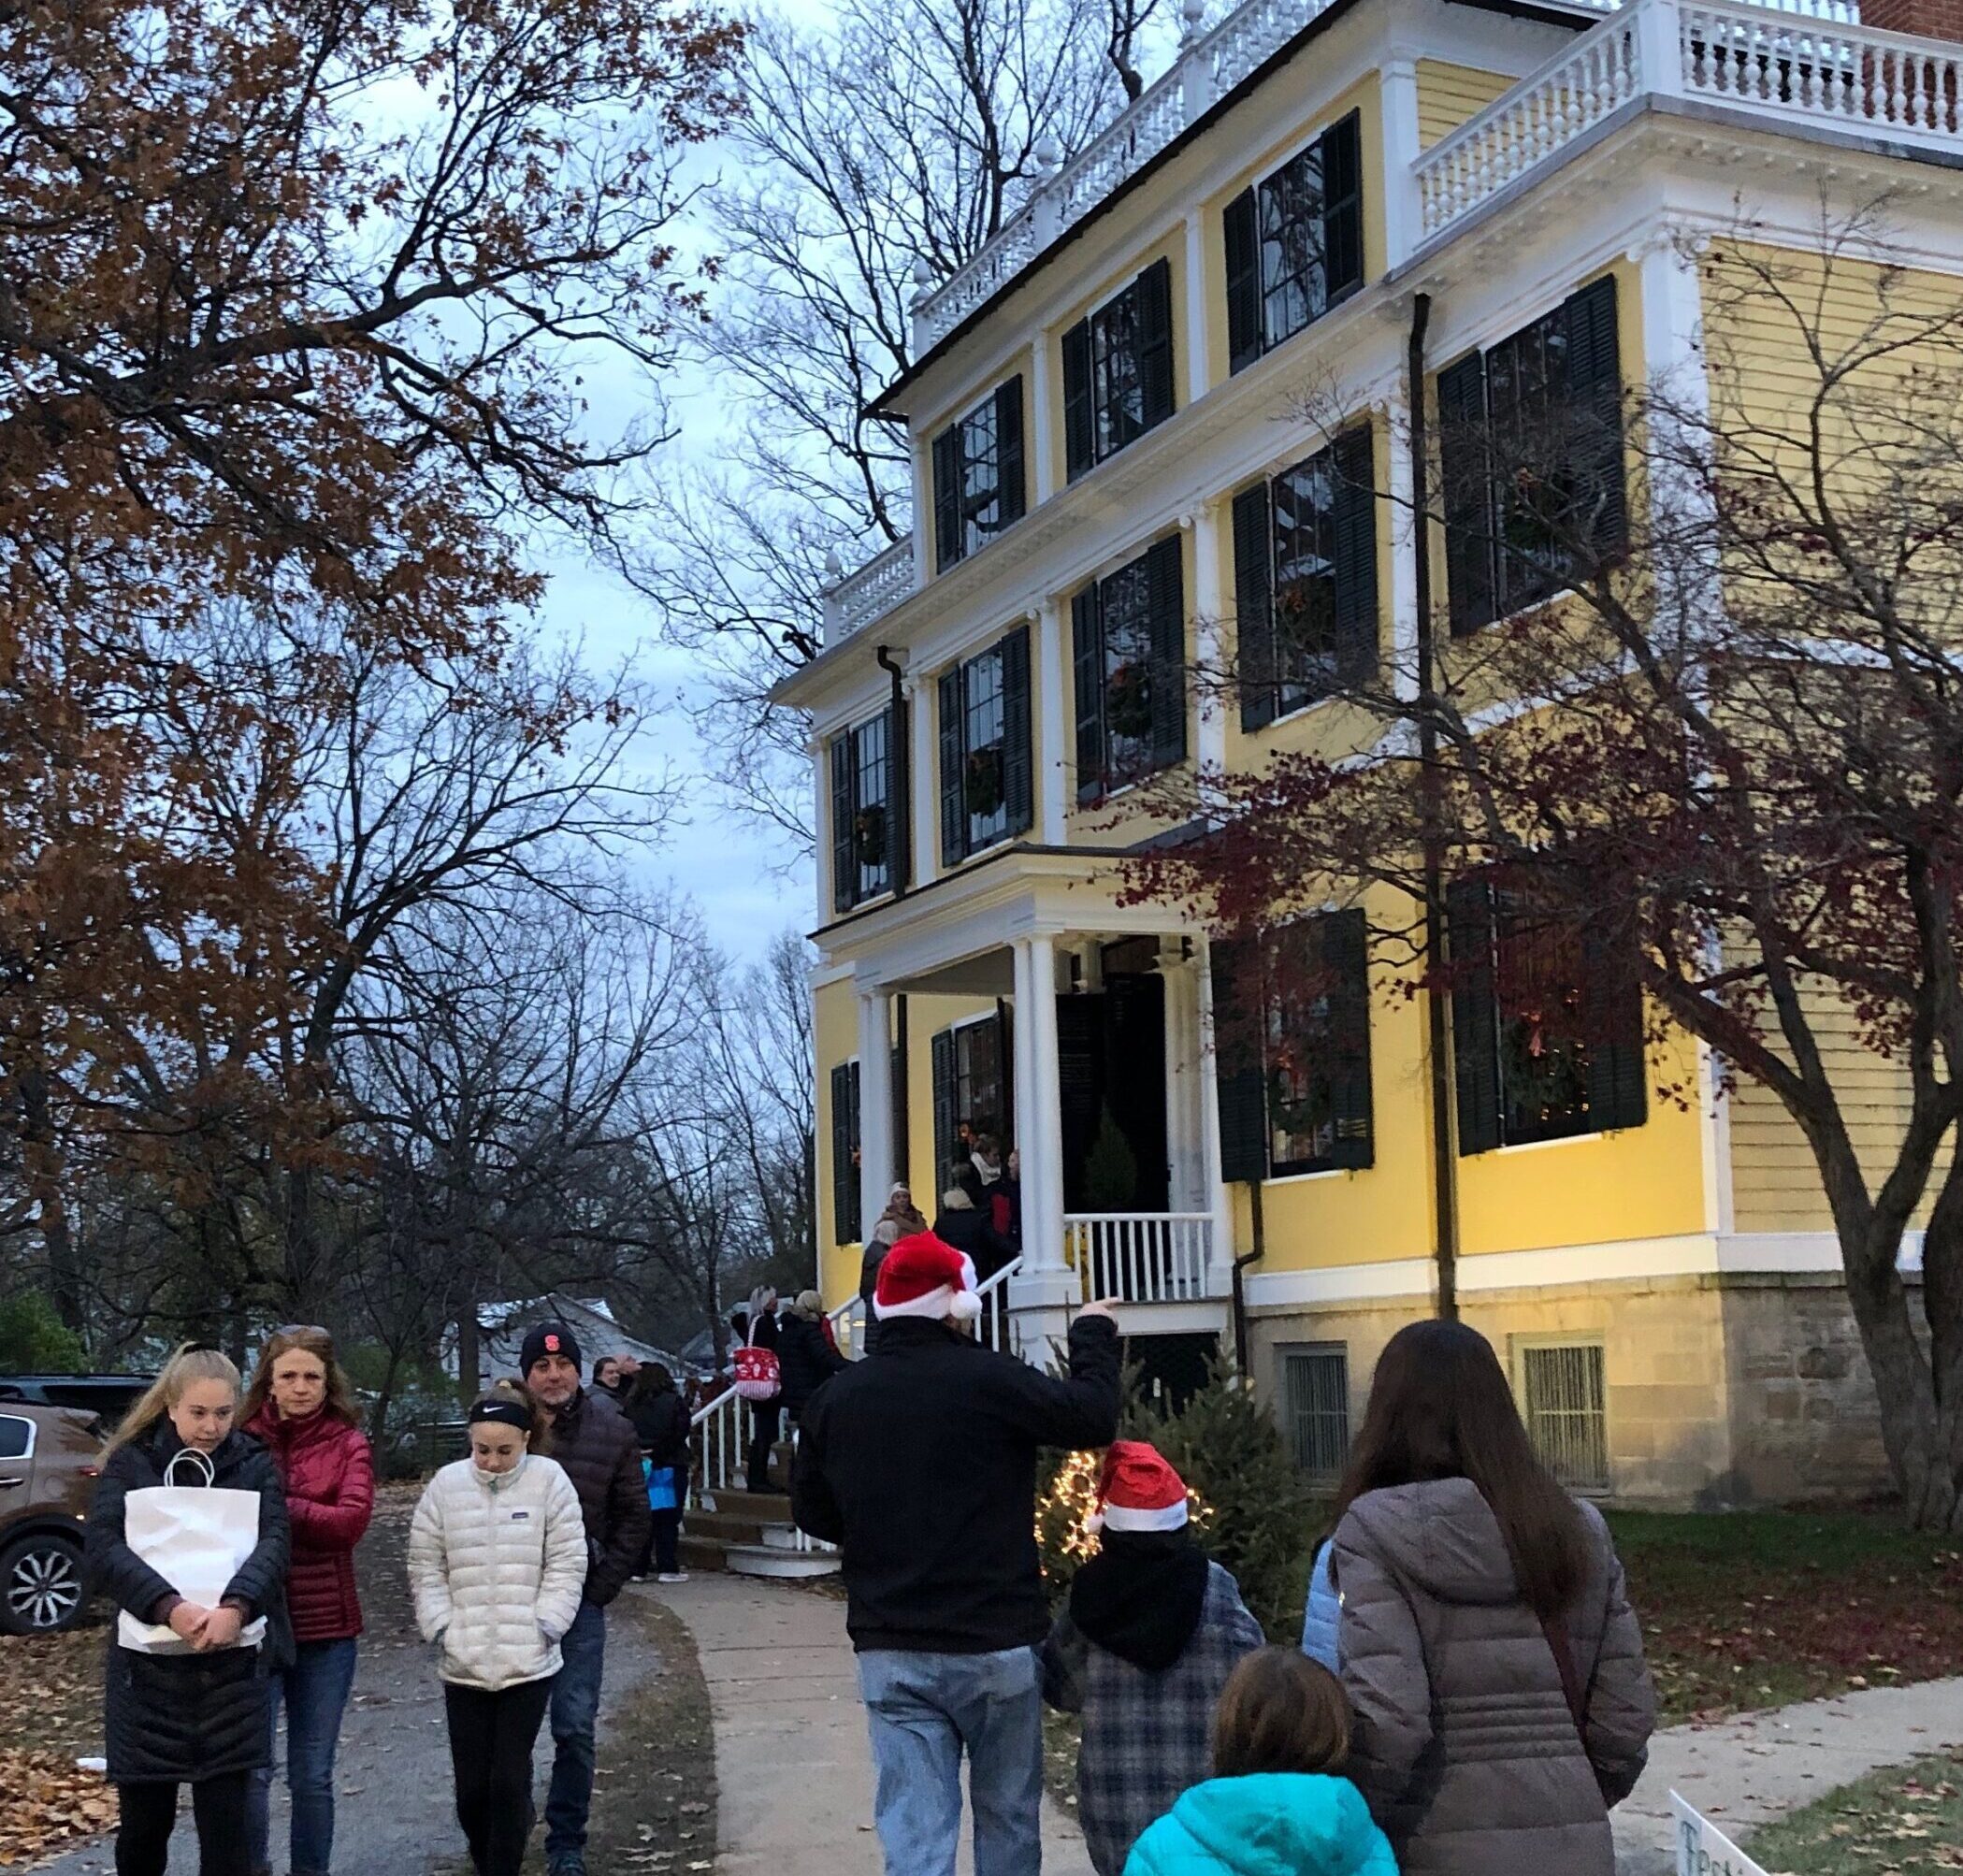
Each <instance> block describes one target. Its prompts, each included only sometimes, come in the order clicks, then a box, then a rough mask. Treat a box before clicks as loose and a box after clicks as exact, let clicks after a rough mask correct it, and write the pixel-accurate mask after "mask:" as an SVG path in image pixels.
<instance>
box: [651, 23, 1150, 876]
mask: <svg viewBox="0 0 1963 1876" xmlns="http://www.w3.org/2000/svg"><path fill="white" fill-rule="evenodd" d="M1159 4H1160V0H1037V4H1034V5H1029V4H1025V0H894V4H890V5H887V4H881V3H880V0H844V5H842V6H841V7H839V8H838V9H837V11H836V14H835V17H834V18H833V19H832V20H831V21H830V22H827V24H826V25H825V26H824V28H822V29H816V28H806V27H802V26H800V25H796V24H793V23H792V22H789V21H787V20H786V19H785V18H783V17H782V16H778V15H772V14H766V15H765V16H764V17H763V18H762V19H761V20H760V21H759V22H758V23H757V25H756V26H755V27H753V28H752V29H751V31H750V33H749V35H748V36H747V38H746V40H745V42H744V45H743V52H742V57H741V76H740V79H739V82H740V84H741V86H742V88H743V92H744V94H746V96H747V99H748V102H749V108H748V111H747V113H746V114H745V116H744V117H743V119H742V120H741V121H740V122H739V123H737V124H736V126H735V127H734V128H733V129H732V131H731V133H730V141H731V144H732V147H733V149H732V161H731V163H730V166H729V178H728V180H725V181H724V182H723V183H722V184H720V185H719V186H718V187H716V188H715V189H714V190H713V191H712V192H711V194H710V206H711V209H712V211H713V215H714V226H715V231H716V237H717V238H718V240H719V242H720V245H721V248H722V251H723V255H724V258H723V260H722V262H721V278H720V282H719V284H718V286H717V287H716V288H715V289H714V292H713V294H712V296H711V307H710V310H711V317H710V318H709V320H708V321H707V322H706V323H705V324H704V325H703V326H702V327H701V329H700V335H699V337H698V341H697V342H698V345H699V349H700V354H701V358H702V362H703V364H704V365H705V366H706V367H707V368H708V369H709V370H710V371H711V372H713V374H714V382H715V385H716V389H717V391H718V393H719V395H720V396H721V397H723V398H724V399H725V401H726V403H727V405H728V406H729V411H730V413H731V419H732V421H731V424H730V434H729V439H728V440H727V442H726V443H725V444H724V446H723V447H722V448H721V449H719V450H718V451H716V452H714V454H713V455H712V457H711V460H710V461H709V462H708V463H706V464H705V465H703V466H701V467H700V468H699V469H696V470H694V471H693V472H691V473H688V474H686V475H683V476H680V477H678V478H676V480H675V482H674V483H673V484H672V485H671V486H670V487H669V488H667V489H665V490H663V491H662V492H661V493H660V495H659V498H658V501H659V508H660V515H659V521H658V524H657V529H656V532H655V535H654V537H653V538H652V540H651V541H650V543H649V545H648V547H647V551H646V553H645V556H644V557H643V558H642V562H641V563H640V566H639V570H638V575H637V577H638V578H639V580H640V581H641V583H642V584H643V585H644V587H645V588H646V589H647V591H648V592H649V593H650V594H651V595H652V596H653V597H654V598H655V599H657V602H658V603H659V605H660V607H661V610H662V622H663V629H664V631H665V632H666V634H667V635H668V636H669V637H670V638H671V640H672V641H674V642H678V643H681V644H683V645H686V646H688V647H689V648H691V649H693V650H694V651H696V652H697V653H699V654H700V657H701V659H702V661H703V665H704V668H705V671H706V675H707V681H708V684H709V687H710V691H711V698H712V700H711V702H710V704H709V705H708V706H707V708H706V709H705V710H704V711H703V712H702V713H701V724H702V728H703V729H704V731H705V733H706V734H707V735H708V737H709V739H710V741H711V743H713V744H714V746H715V747H716V748H718V749H719V750H722V751H725V752H727V753H728V755H729V758H731V759H729V760H727V761H725V762H724V763H723V764H722V765H721V767H722V769H723V772H724V773H725V774H727V775H728V776H729V777H730V778H731V779H730V783H729V787H730V791H731V797H732V800H734V801H736V802H737V803H738V804H739V805H740V806H743V807H744V808H747V809H749V810H751V811H753V812H755V813H757V814H758V815H761V816H763V817H764V819H765V820H767V821H768V822H769V823H771V824H772V825H773V826H775V827H776V828H777V829H778V830H779V831H780V832H783V833H785V834H786V835H787V836H788V837H789V838H790V839H791V841H792V843H793V844H794V845H796V846H797V847H798V848H800V849H801V850H807V849H808V848H809V845H810V841H811V833H810V826H809V815H810V806H809V801H808V799H807V797H808V788H807V787H806V786H805V772H804V770H803V766H802V761H803V758H802V751H801V746H800V744H801V731H800V730H799V729H797V727H796V726H795V725H792V724H786V723H780V722H779V721H778V720H777V718H776V716H775V714H773V713H772V712H771V711H770V710H769V709H768V707H767V706H766V704H765V701H764V699H765V694H766V693H767V692H768V690H769V689H770V686H771V685H772V683H774V682H775V680H776V679H777V678H778V677H780V676H782V675H784V674H785V673H786V672H787V671H791V670H793V669H795V668H796V667H797V666H798V665H800V664H801V663H803V662H804V661H805V660H806V659H807V658H809V657H812V656H814V655H815V653H816V650H817V648H818V645H819V642H820V632H821V606H820V593H821V590H822V588H823V586H824V585H825V584H827V583H828V580H829V578H830V576H829V575H828V574H827V572H826V559H827V556H828V554H830V552H831V551H832V550H834V549H836V550H840V551H842V552H844V553H845V554H847V555H848V556H849V555H854V554H857V555H861V556H871V555H873V554H875V553H877V552H879V551H880V550H881V549H882V548H884V547H887V546H888V545H889V544H891V543H892V542H894V541H899V540H901V539H902V537H903V536H904V535H905V533H906V531H907V529H908V527H909V526H910V525H911V506H912V490H911V483H910V478H909V473H908V467H907V454H906V438H905V433H904V431H903V429H902V428H899V427H897V426H892V425H890V424H888V423H887V422H884V421H881V420H879V419H875V418H873V416H871V415H870V414H869V412H870V411H871V409H872V407H873V403H874V402H875V401H876V398H877V395H878V393H879V392H880V391H881V389H883V388H884V386H885V385H886V384H887V383H888V382H890V381H891V380H892V379H894V378H895V377H897V376H898V375H899V374H900V373H901V372H902V371H903V370H904V369H905V368H907V366H908V365H909V364H910V363H911V362H912V360H913V356H914V352H913V343H912V335H911V321H910V312H909V308H910V305H911V302H912V300H913V298H914V296H916V295H917V293H918V291H919V290H920V285H921V282H922V281H931V280H935V279H942V278H945V276H946V275H948V274H949V273H951V272H953V271H954V270H955V269H956V268H958V267H960V266H961V265H962V264H963V263H965V262H966V261H967V260H969V259H970V258H971V257H972V256H973V255H974V253H976V252H977V251H978V250H979V249H980V248H981V247H983V246H984V245H985V244H986V243H987V242H988V241H989V239H990V238H992V237H994V236H995V235H996V234H998V233H1000V232H1001V230H1002V229H1003V226H1004V225H1005V224H1006V223H1007V222H1008V221H1009V219H1010V218H1011V217H1012V216H1013V215H1014V213H1015V212H1016V210H1017V209H1018V207H1019V206H1020V204H1021V202H1022V201H1023V199H1024V198H1025V197H1026V195H1027V194H1028V191H1029V189H1030V187H1031V186H1032V182H1033V181H1034V180H1036V179H1037V177H1038V176H1039V175H1040V173H1041V162H1040V161H1039V159H1043V160H1047V161H1049V162H1051V163H1055V162H1060V161H1062V160H1065V159H1067V158H1068V156H1069V155H1071V154H1072V153H1074V152H1075V151H1077V150H1079V149H1081V148H1082V147H1083V145H1084V144H1085V143H1086V142H1087V141H1089V139H1090V137H1092V136H1093V135H1094V134H1095V133H1096V131H1097V130H1098V129H1099V128H1100V127H1101V126H1102V125H1103V124H1104V123H1105V122H1107V121H1108V119H1109V118H1110V116H1111V115H1112V114H1113V112H1114V111H1115V110H1116V109H1117V108H1119V106H1120V105H1121V104H1122V103H1123V101H1124V98H1125V95H1126V94H1127V92H1128V91H1129V90H1130V89H1131V87H1133V85H1135V84H1136V83H1138V82H1139V81H1140V80H1139V72H1140V69H1141V66H1142V64H1143V61H1144V60H1145V58H1146V56H1147V40H1148V39H1149V37H1150V28H1151V26H1152V24H1153V22H1154V20H1155V17H1156V15H1157V12H1158V8H1159Z"/></svg>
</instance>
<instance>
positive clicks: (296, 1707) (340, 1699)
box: [250, 1636, 355, 1876]
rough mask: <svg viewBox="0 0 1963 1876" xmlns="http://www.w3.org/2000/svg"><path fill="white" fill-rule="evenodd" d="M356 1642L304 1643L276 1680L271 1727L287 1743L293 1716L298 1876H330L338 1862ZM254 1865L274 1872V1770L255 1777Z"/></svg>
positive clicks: (293, 1837) (289, 1748)
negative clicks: (337, 1823) (338, 1802)
mask: <svg viewBox="0 0 1963 1876" xmlns="http://www.w3.org/2000/svg"><path fill="white" fill-rule="evenodd" d="M354 1652H355V1650H354V1638H353V1637H352V1636H350V1637H349V1638H347V1639H346V1640H343V1641H302V1642H300V1643H298V1644H297V1645H296V1648H295V1650H294V1660H293V1664H292V1666H291V1667H285V1668H281V1670H280V1671H278V1672H277V1673H275V1674H274V1675H272V1676H271V1681H272V1699H271V1701H270V1703H269V1713H268V1722H269V1728H270V1731H271V1733H272V1743H273V1745H274V1746H275V1747H277V1746H278V1745H279V1742H280V1739H279V1736H280V1708H281V1705H282V1704H283V1705H284V1707H285V1709H286V1789H287V1790H288V1791H289V1792H290V1793H291V1794H292V1796H293V1824H292V1828H291V1830H290V1832H289V1835H288V1844H289V1849H290V1852H291V1855H292V1861H291V1863H290V1864H289V1865H288V1868H289V1869H292V1871H293V1876H326V1872H327V1870H328V1869H329V1868H331V1867H332V1865H333V1862H334V1749H335V1747H336V1746H337V1745H339V1743H340V1720H341V1715H342V1714H343V1713H344V1712H345V1711H346V1710H347V1706H348V1691H349V1689H350V1688H352V1687H353V1686H354ZM252 1779H253V1785H252V1792H251V1798H250V1802H251V1811H252V1816H251V1834H250V1843H251V1848H252V1864H253V1869H271V1868H272V1860H273V1859H272V1818H271V1812H272V1791H273V1768H272V1762H271V1760H270V1759H268V1760H267V1764H266V1765H265V1767H264V1768H262V1769H260V1770H259V1771H256V1772H254V1773H253V1775H252Z"/></svg>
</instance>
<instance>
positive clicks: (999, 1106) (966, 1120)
mask: <svg viewBox="0 0 1963 1876" xmlns="http://www.w3.org/2000/svg"><path fill="white" fill-rule="evenodd" d="M932 1056H933V1152H934V1180H935V1185H936V1189H937V1191H938V1189H939V1188H940V1187H943V1186H945V1184H946V1183H947V1181H948V1179H949V1177H950V1176H951V1175H952V1174H953V1173H954V1172H955V1171H956V1170H958V1168H957V1163H956V1162H958V1161H959V1159H960V1150H961V1149H960V1130H961V1128H962V1127H963V1126H966V1127H968V1128H970V1129H971V1130H973V1132H974V1133H992V1134H993V1135H994V1136H995V1138H996V1140H997V1141H998V1142H999V1143H1000V1144H1001V1145H1002V1147H1003V1150H1004V1155H1006V1150H1007V1147H1008V1142H1009V1139H1010V1136H1011V1135H1012V1133H1014V1118H1015V1117H1014V1115H1013V1114H1012V1113H1011V1111H1010V1108H1011V1104H1010V1100H1009V1088H1010V1080H1009V1049H1008V1032H1007V1028H1006V1026H1005V1025H1004V1024H1003V1020H1002V1018H1001V1017H999V1016H993V1017H984V1018H983V1019H982V1020H981V1021H979V1022H972V1023H962V1024H961V1025H960V1027H959V1028H958V1029H945V1030H942V1031H940V1032H939V1033H938V1034H936V1035H935V1037H934V1039H933V1043H932Z"/></svg>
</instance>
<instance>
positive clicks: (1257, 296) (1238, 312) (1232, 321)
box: [1220, 189, 1262, 371]
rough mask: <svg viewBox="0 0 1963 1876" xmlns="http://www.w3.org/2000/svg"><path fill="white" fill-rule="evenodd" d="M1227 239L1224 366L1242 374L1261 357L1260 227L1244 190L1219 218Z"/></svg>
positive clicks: (1251, 194) (1251, 196)
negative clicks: (1225, 361)
mask: <svg viewBox="0 0 1963 1876" xmlns="http://www.w3.org/2000/svg"><path fill="white" fill-rule="evenodd" d="M1220 219H1221V221H1222V223H1223V224H1224V227H1225V233H1226V238H1227V367H1228V369H1229V370H1230V371H1244V370H1246V369H1247V368H1248V367H1249V365H1251V364H1253V362H1254V361H1255V360H1256V359H1257V358H1259V357H1260V356H1261V348H1262V334H1261V225H1260V222H1259V220H1258V218H1257V216H1256V212H1255V207H1254V192H1253V190H1251V189H1243V190H1242V191H1241V193H1240V194H1239V195H1236V196H1235V197H1234V200H1233V201H1231V202H1229V203H1228V204H1227V210H1226V213H1225V214H1224V215H1223V216H1222V217H1221V218H1220Z"/></svg>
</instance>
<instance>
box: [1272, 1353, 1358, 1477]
mask: <svg viewBox="0 0 1963 1876" xmlns="http://www.w3.org/2000/svg"><path fill="white" fill-rule="evenodd" d="M1278 1353H1279V1355H1280V1361H1281V1401H1282V1411H1283V1414H1284V1417H1285V1424H1286V1427H1287V1431H1288V1438H1289V1446H1290V1449H1291V1450H1292V1453H1293V1455H1294V1461H1295V1464H1296V1465H1298V1466H1299V1467H1300V1468H1301V1469H1302V1471H1303V1472H1304V1473H1306V1475H1307V1476H1308V1478H1309V1479H1310V1480H1311V1481H1313V1482H1316V1483H1321V1484H1333V1483H1334V1482H1335V1480H1336V1479H1340V1478H1341V1477H1342V1476H1343V1468H1344V1467H1345V1466H1347V1465H1349V1464H1350V1350H1349V1349H1348V1348H1347V1347H1345V1345H1344V1344H1343V1343H1341V1342H1322V1343H1312V1344H1310V1345H1309V1346H1308V1347H1306V1348H1297V1349H1290V1348H1284V1349H1280V1350H1279V1351H1278Z"/></svg>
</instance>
